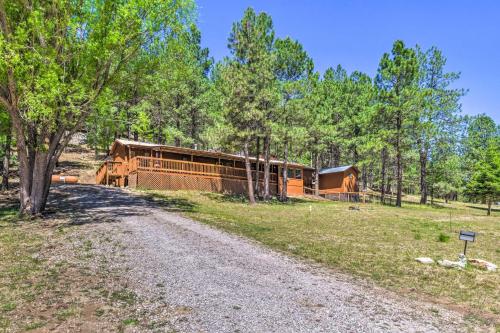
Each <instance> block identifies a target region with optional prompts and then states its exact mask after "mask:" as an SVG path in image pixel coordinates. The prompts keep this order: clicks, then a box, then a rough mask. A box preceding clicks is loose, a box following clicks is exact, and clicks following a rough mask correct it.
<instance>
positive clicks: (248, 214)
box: [147, 191, 500, 323]
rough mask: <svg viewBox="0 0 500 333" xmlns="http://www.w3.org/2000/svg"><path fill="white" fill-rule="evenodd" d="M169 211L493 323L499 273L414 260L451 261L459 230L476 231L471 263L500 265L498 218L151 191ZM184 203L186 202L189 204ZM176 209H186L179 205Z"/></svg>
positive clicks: (473, 212) (456, 210) (499, 307)
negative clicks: (249, 201)
mask: <svg viewBox="0 0 500 333" xmlns="http://www.w3.org/2000/svg"><path fill="white" fill-rule="evenodd" d="M147 193H148V194H149V195H151V196H153V197H154V198H155V199H156V200H163V201H167V203H168V204H169V205H170V206H171V208H172V209H178V210H180V211H183V212H184V214H185V215H187V216H189V217H192V218H194V219H196V220H199V221H201V222H204V223H207V224H209V225H212V226H215V227H218V228H221V229H224V230H227V231H229V232H232V233H235V234H239V235H243V236H246V237H249V238H253V239H255V240H257V241H259V242H261V243H263V244H265V245H268V246H270V247H272V248H275V249H278V250H280V251H283V252H286V253H291V254H294V255H297V256H299V257H302V258H308V259H313V260H315V261H317V262H320V263H323V264H325V265H326V266H328V267H331V268H334V269H338V270H340V271H342V272H347V273H350V274H352V275H355V276H358V277H363V278H368V279H371V280H372V281H375V282H376V283H377V284H379V285H380V286H383V287H386V288H389V289H391V290H395V291H397V292H399V293H402V294H404V295H408V296H410V297H417V298H424V299H430V300H433V301H435V302H438V303H444V304H448V305H450V306H452V307H454V308H458V309H461V310H463V311H465V312H466V313H468V314H469V315H471V316H473V317H480V318H482V319H487V320H492V321H495V322H497V323H498V319H499V317H500V296H499V292H500V288H499V286H500V275H499V272H485V271H481V270H479V269H475V268H471V267H468V268H467V269H465V270H456V269H447V268H443V267H440V266H438V265H424V264H420V263H417V262H416V261H415V258H416V257H422V256H426V257H431V258H433V259H435V260H437V259H450V260H456V259H457V257H458V254H459V253H461V252H462V251H463V245H464V244H463V242H462V241H459V240H458V232H459V230H461V229H465V230H472V231H476V232H478V233H479V234H478V236H477V238H476V242H475V243H469V246H468V252H467V255H468V257H469V258H481V259H484V260H488V261H491V262H493V263H496V264H497V265H498V264H500V242H499V240H500V212H498V211H495V212H493V215H492V216H490V217H487V216H485V211H484V210H482V209H476V208H471V207H468V206H467V205H464V204H462V205H460V204H454V205H451V206H450V207H447V208H431V207H421V206H419V205H406V207H404V208H395V207H389V206H381V205H378V204H366V205H363V204H361V205H359V207H360V210H359V211H358V210H350V209H349V207H350V206H352V205H353V204H349V203H340V202H331V201H308V200H293V201H292V202H291V203H289V204H281V203H278V202H272V203H259V204H257V205H255V206H249V205H248V204H246V203H245V202H244V201H243V200H242V199H239V198H235V197H228V196H224V195H219V194H212V193H199V192H155V191H148V192H147ZM186 202H189V203H191V204H190V205H187V204H186ZM179 203H183V204H182V205H180V206H179Z"/></svg>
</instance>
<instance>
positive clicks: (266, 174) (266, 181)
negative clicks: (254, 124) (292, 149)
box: [264, 135, 271, 200]
mask: <svg viewBox="0 0 500 333" xmlns="http://www.w3.org/2000/svg"><path fill="white" fill-rule="evenodd" d="M270 143H271V138H270V135H266V136H265V137H264V200H269V198H270V196H271V195H270V191H269V178H270V175H269V173H270V170H269V169H270V162H269V160H270V159H271V151H270V150H271V144H270Z"/></svg>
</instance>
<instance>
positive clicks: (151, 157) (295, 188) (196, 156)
mask: <svg viewBox="0 0 500 333" xmlns="http://www.w3.org/2000/svg"><path fill="white" fill-rule="evenodd" d="M190 153H191V154H190ZM205 153H206V154H205ZM111 158H112V161H106V162H104V163H103V165H102V166H101V167H100V168H99V169H98V171H97V172H96V183H97V184H109V185H115V186H130V187H132V188H149V189H168V190H201V191H212V192H221V193H233V194H246V193H247V179H246V170H245V165H244V162H243V161H242V160H241V158H240V157H238V156H234V157H233V156H232V155H229V154H224V153H216V152H209V151H207V152H204V151H199V150H196V151H194V150H190V149H187V148H179V147H170V146H161V147H160V146H152V147H146V146H140V147H139V146H133V145H128V144H123V143H121V142H120V140H117V141H115V143H114V144H113V147H112V150H111ZM230 158H234V159H230ZM260 165H261V167H260V168H259V169H260V171H256V170H255V162H252V169H253V171H252V177H253V180H254V184H255V177H256V175H257V172H258V175H259V188H260V192H263V189H264V183H263V179H264V172H263V163H261V164H260ZM278 165H279V164H276V163H274V164H271V172H270V191H271V194H272V195H276V194H277V193H278V190H280V188H281V186H280V183H281V179H280V180H279V177H278V169H279V168H278ZM290 169H291V171H292V173H293V177H291V178H289V179H288V193H289V195H292V196H293V195H302V194H304V179H303V178H304V177H305V176H306V175H305V172H304V171H305V170H304V167H303V166H299V165H297V164H295V165H294V164H291V165H290ZM296 173H298V175H299V176H297V178H294V177H295V174H296ZM311 176H312V172H309V173H308V174H307V179H309V180H308V182H311V178H312V177H311ZM261 194H263V193H261Z"/></svg>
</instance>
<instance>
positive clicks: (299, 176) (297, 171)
mask: <svg viewBox="0 0 500 333" xmlns="http://www.w3.org/2000/svg"><path fill="white" fill-rule="evenodd" d="M295 178H296V179H302V170H300V169H295Z"/></svg>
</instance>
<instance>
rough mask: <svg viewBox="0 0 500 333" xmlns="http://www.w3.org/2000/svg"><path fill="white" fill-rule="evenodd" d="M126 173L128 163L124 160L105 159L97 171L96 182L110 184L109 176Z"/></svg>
mask: <svg viewBox="0 0 500 333" xmlns="http://www.w3.org/2000/svg"><path fill="white" fill-rule="evenodd" d="M126 174H127V170H126V165H125V164H123V163H122V162H114V161H105V162H104V163H103V164H101V166H100V167H99V169H97V171H96V174H95V175H96V184H109V177H113V176H125V175H126Z"/></svg>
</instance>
